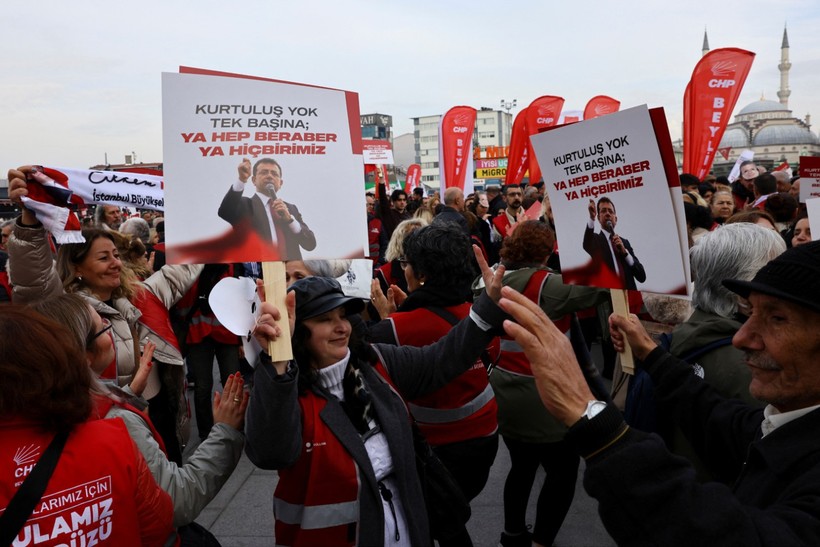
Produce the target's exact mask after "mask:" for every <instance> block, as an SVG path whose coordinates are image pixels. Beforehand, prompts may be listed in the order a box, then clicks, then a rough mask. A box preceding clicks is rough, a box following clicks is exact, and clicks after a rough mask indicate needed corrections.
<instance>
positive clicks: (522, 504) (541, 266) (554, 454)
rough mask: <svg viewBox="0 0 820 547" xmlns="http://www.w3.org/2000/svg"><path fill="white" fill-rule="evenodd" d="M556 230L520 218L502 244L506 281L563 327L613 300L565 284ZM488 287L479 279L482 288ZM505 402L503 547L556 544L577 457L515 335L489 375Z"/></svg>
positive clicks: (501, 406)
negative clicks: (554, 256)
mask: <svg viewBox="0 0 820 547" xmlns="http://www.w3.org/2000/svg"><path fill="white" fill-rule="evenodd" d="M554 246H555V234H554V233H553V231H552V230H551V229H550V227H549V226H548V225H547V224H545V223H543V222H540V221H536V220H528V221H524V222H520V223H519V224H518V226H517V227H516V229H515V231H513V233H512V234H510V235H509V236H507V238H506V239H505V240H504V244H503V245H502V247H501V264H502V265H504V266H505V267H506V269H507V272H506V273H505V275H504V285H507V286H510V287H512V288H513V289H515V290H517V291H519V292H520V293H522V294H523V295H524V296H526V297H527V298H529V299H530V300H532V301H533V302H535V303H537V304H538V305H539V306H541V308H542V309H543V310H544V311H545V312H546V313H547V315H548V316H549V317H550V319H552V321H553V322H554V323H555V324H556V325H557V326H558V328H559V329H560V330H561V331H562V332H568V331H569V327H570V323H569V321H570V317H571V314H572V313H574V312H576V311H579V310H583V309H587V308H590V307H592V306H595V305H597V304H599V303H601V302H604V301H606V300H608V299H609V291H608V290H607V289H595V288H592V287H579V286H574V285H565V284H564V282H563V280H562V278H561V275H560V274H556V273H552V272H551V271H550V270H549V269H547V267H546V263H547V260H548V259H549V257H550V254H551V253H552V249H553V247H554ZM482 286H483V283H481V280H480V279H479V280H478V282H477V284H476V289H480V288H481V287H482ZM490 384H492V386H493V390H494V392H495V397H496V400H497V402H498V429H499V433H501V438H502V439H504V444H505V445H506V446H507V449H508V450H509V452H510V464H511V465H510V472H509V474H508V475H507V480H506V482H505V484H504V532H503V533H502V534H501V545H503V546H504V547H515V546H519V545H521V546H529V545H530V544H532V543H535V544H537V545H552V544H553V541H554V540H555V536H556V535H557V534H558V530H559V529H560V528H561V524H562V523H563V522H564V517H565V516H566V514H567V511H569V507H570V505H571V504H572V498H573V497H574V496H575V482H576V477H577V474H578V462H579V458H578V455H577V454H576V453H575V452H574V451H573V450H571V449H570V448H569V447H568V446H567V445H566V444H565V443H564V440H563V439H564V434H565V433H566V429H567V428H566V427H564V425H563V424H561V423H560V422H558V420H556V419H555V418H553V417H552V415H551V414H550V413H548V412H547V411H546V409H545V408H544V405H543V404H542V403H541V399H540V397H539V396H538V391H537V390H536V388H535V378H533V375H532V370H531V369H530V363H529V361H528V360H527V358H526V356H525V355H524V352H523V351H522V350H521V347H520V346H518V344H517V343H516V342H515V341H514V340H512V339H511V338H509V337H506V336H505V337H502V339H501V357H500V359H499V362H498V365H497V366H496V368H495V370H493V373H492V374H491V375H490ZM539 466H541V467H543V468H544V470H545V471H546V478H545V479H544V484H543V486H542V488H541V493H540V494H539V495H538V505H537V509H536V515H535V527H534V528H533V532H532V534H530V532H529V531H528V530H527V526H526V520H525V519H526V512H527V502H528V500H529V497H530V490H532V485H533V482H534V480H535V473H536V471H537V470H538V467H539Z"/></svg>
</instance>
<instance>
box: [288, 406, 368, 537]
mask: <svg viewBox="0 0 820 547" xmlns="http://www.w3.org/2000/svg"><path fill="white" fill-rule="evenodd" d="M326 404H327V400H325V399H324V398H322V397H319V396H318V395H316V394H315V393H313V392H311V391H307V392H306V393H305V394H304V395H300V396H299V407H300V408H301V411H302V453H301V455H300V456H299V459H298V460H297V461H296V464H295V465H293V467H290V468H288V469H281V470H280V471H279V484H278V485H277V486H276V491H275V492H274V494H273V514H274V517H275V518H276V524H275V532H276V544H277V545H289V546H293V547H299V546H308V545H334V546H335V545H351V546H352V545H356V543H357V537H358V522H359V469H358V466H357V465H356V462H355V461H354V460H353V458H352V457H351V456H350V454H349V453H348V452H347V450H346V449H345V447H344V446H343V445H342V443H341V442H339V439H337V438H336V436H335V435H334V434H333V432H332V431H331V430H330V429H329V428H328V427H327V425H326V424H325V423H324V422H323V421H322V419H321V417H320V415H319V414H320V412H321V411H322V409H323V408H324V407H325V405H326Z"/></svg>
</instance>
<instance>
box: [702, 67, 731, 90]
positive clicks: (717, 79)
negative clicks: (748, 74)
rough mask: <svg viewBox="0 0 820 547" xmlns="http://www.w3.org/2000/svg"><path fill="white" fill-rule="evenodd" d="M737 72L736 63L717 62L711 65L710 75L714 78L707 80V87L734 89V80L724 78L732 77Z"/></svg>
mask: <svg viewBox="0 0 820 547" xmlns="http://www.w3.org/2000/svg"><path fill="white" fill-rule="evenodd" d="M736 71H737V63H735V62H733V61H717V62H716V63H715V64H713V65H712V75H713V76H714V78H712V79H711V80H709V83H708V84H707V85H708V86H709V87H723V88H726V87H734V85H735V80H733V79H730V78H726V76H730V75H731V76H733V75H734V74H735V72H736Z"/></svg>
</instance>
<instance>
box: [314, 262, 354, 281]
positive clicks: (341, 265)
mask: <svg viewBox="0 0 820 547" xmlns="http://www.w3.org/2000/svg"><path fill="white" fill-rule="evenodd" d="M350 262H351V261H350V260H349V259H348V260H344V259H337V260H303V261H302V264H304V265H305V268H307V269H308V270H310V273H312V274H313V275H315V276H317V277H332V278H334V279H335V278H337V277H341V276H343V275H344V274H345V272H347V270H348V269H349V268H350Z"/></svg>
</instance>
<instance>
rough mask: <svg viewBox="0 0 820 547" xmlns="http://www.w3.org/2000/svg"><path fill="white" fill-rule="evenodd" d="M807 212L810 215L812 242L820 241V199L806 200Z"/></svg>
mask: <svg viewBox="0 0 820 547" xmlns="http://www.w3.org/2000/svg"><path fill="white" fill-rule="evenodd" d="M806 212H807V213H808V215H809V231H811V234H812V236H811V240H812V241H817V240H818V239H820V197H816V198H811V199H809V200H806Z"/></svg>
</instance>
